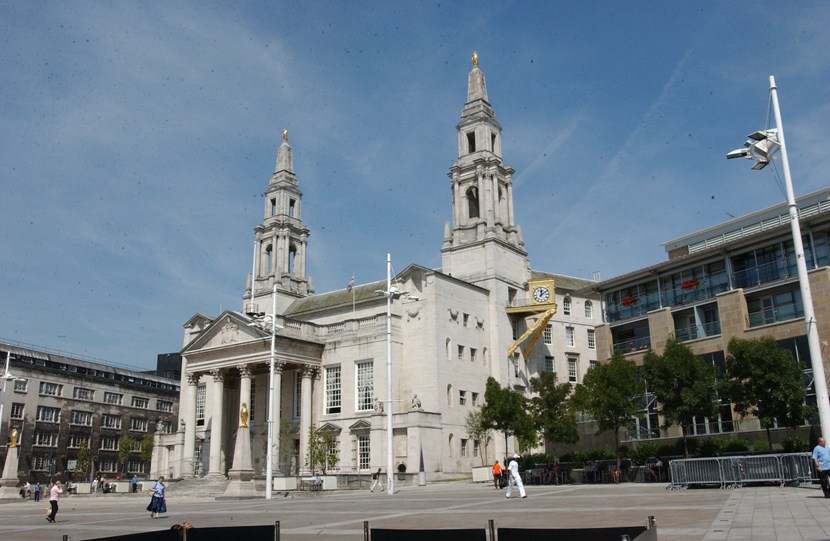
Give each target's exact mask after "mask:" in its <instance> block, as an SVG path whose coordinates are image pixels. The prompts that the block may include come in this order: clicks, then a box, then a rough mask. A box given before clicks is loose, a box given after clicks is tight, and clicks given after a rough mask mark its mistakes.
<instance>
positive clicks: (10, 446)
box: [9, 428, 17, 449]
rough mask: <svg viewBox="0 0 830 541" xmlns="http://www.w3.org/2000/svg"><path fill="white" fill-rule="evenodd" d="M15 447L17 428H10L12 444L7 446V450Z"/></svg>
mask: <svg viewBox="0 0 830 541" xmlns="http://www.w3.org/2000/svg"><path fill="white" fill-rule="evenodd" d="M12 447H17V428H12V442H11V443H10V444H9V448H10V449H11V448H12Z"/></svg>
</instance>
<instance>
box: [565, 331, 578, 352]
mask: <svg viewBox="0 0 830 541" xmlns="http://www.w3.org/2000/svg"><path fill="white" fill-rule="evenodd" d="M565 345H566V346H568V347H571V348H572V347H576V342H575V341H574V328H573V327H565Z"/></svg>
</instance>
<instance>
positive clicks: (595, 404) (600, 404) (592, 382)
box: [573, 351, 645, 450]
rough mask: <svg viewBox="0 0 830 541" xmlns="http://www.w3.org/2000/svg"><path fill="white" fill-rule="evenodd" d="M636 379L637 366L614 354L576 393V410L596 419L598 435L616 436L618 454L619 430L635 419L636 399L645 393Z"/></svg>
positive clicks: (595, 367) (599, 365) (593, 368)
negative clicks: (609, 432) (611, 433)
mask: <svg viewBox="0 0 830 541" xmlns="http://www.w3.org/2000/svg"><path fill="white" fill-rule="evenodd" d="M636 375H637V366H636V365H635V364H634V362H633V361H631V360H628V359H626V358H625V356H624V355H623V354H622V353H620V352H619V351H615V352H614V355H613V356H612V357H611V360H610V361H608V362H607V363H602V364H598V365H596V366H594V367H592V368H591V369H590V370H588V372H587V373H586V374H585V377H584V378H583V379H582V383H580V384H578V385H577V386H576V390H575V391H574V396H573V404H574V408H576V409H577V410H578V411H581V412H584V413H588V414H589V415H591V417H593V418H594V422H595V423H596V425H597V429H598V433H601V432H605V431H608V430H610V431H612V432H613V433H614V449H615V450H619V448H620V429H621V428H623V427H624V426H626V425H627V424H628V422H629V419H631V418H632V417H634V415H636V413H637V407H638V406H637V402H636V399H637V397H638V396H639V395H641V394H643V392H644V391H645V387H644V385H643V384H642V382H639V381H637V378H636Z"/></svg>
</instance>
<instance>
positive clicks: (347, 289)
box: [346, 274, 354, 291]
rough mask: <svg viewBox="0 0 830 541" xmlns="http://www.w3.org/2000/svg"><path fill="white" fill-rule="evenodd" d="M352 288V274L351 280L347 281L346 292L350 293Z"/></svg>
mask: <svg viewBox="0 0 830 541" xmlns="http://www.w3.org/2000/svg"><path fill="white" fill-rule="evenodd" d="M353 287H354V274H352V279H351V280H349V284H348V285H347V286H346V291H351V290H352V288H353Z"/></svg>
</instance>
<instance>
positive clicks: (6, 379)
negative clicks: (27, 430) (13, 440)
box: [0, 351, 26, 432]
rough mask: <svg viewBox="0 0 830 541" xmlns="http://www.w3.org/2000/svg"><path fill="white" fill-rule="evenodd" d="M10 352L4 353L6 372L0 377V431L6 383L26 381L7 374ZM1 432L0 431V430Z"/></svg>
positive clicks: (9, 373)
mask: <svg viewBox="0 0 830 541" xmlns="http://www.w3.org/2000/svg"><path fill="white" fill-rule="evenodd" d="M11 356H12V354H11V352H9V351H7V352H6V370H4V371H3V375H2V376H0V379H2V380H3V392H2V394H0V429H2V428H3V426H2V424H3V406H4V404H5V403H6V383H7V382H9V381H26V378H18V377H16V376H13V375H12V373H11V372H9V361H11ZM0 432H2V430H0Z"/></svg>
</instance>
